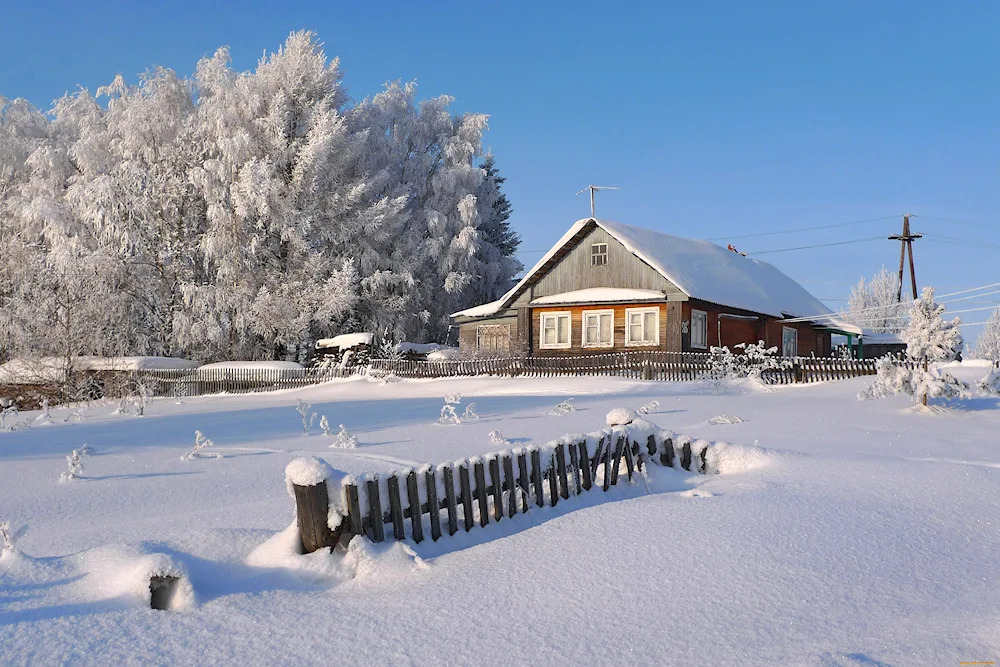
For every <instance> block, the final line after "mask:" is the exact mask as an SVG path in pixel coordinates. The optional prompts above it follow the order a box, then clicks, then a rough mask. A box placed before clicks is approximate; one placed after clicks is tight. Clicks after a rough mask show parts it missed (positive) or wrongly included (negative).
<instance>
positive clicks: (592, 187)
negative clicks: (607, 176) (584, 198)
mask: <svg viewBox="0 0 1000 667" xmlns="http://www.w3.org/2000/svg"><path fill="white" fill-rule="evenodd" d="M617 189H618V188H616V187H614V186H612V185H588V186H587V187H585V188H584V189H583V190H580V192H577V193H576V194H578V195H579V194H583V193H584V192H586V191H587V190H590V217H591V218H596V217H597V216H596V215H594V193H595V192H597V191H598V190H617Z"/></svg>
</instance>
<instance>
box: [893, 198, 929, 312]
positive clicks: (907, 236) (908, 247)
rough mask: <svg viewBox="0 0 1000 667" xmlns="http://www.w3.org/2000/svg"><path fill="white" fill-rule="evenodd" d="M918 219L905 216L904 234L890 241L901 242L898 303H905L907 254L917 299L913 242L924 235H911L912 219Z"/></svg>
mask: <svg viewBox="0 0 1000 667" xmlns="http://www.w3.org/2000/svg"><path fill="white" fill-rule="evenodd" d="M911 217H916V216H914V215H911V214H910V213H905V214H903V233H902V234H893V235H892V236H890V237H889V240H890V241H899V291H898V292H897V293H896V301H897V302H900V303H901V302H902V301H903V263H904V260H905V259H906V254H907V252H909V254H910V285H911V286H912V287H913V299H914V300H916V298H917V273H916V271H915V270H914V268H913V242H914V241H915V240H916V239H919V238H921V237H923V234H911V233H910V218H911Z"/></svg>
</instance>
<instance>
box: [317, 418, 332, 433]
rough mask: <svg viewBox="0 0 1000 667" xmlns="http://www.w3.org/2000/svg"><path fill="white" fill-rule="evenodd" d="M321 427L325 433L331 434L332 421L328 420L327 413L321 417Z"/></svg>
mask: <svg viewBox="0 0 1000 667" xmlns="http://www.w3.org/2000/svg"><path fill="white" fill-rule="evenodd" d="M319 427H320V428H321V429H323V435H330V422H328V421H327V420H326V415H323V416H322V417H320V418H319Z"/></svg>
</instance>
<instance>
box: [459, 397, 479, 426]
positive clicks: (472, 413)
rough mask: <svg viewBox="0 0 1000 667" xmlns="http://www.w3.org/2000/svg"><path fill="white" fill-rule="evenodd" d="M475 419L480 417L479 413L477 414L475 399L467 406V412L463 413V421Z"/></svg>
mask: <svg viewBox="0 0 1000 667" xmlns="http://www.w3.org/2000/svg"><path fill="white" fill-rule="evenodd" d="M474 419H479V415H478V414H476V403H475V401H473V402H472V403H469V404H468V405H467V406H465V412H463V413H462V421H471V420H474Z"/></svg>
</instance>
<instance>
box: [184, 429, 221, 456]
mask: <svg viewBox="0 0 1000 667" xmlns="http://www.w3.org/2000/svg"><path fill="white" fill-rule="evenodd" d="M213 445H215V443H214V442H212V441H211V440H209V439H208V438H206V437H205V435H204V434H203V433H202V432H201V431H195V432H194V449H192V450H191V451H190V452H188V453H187V454H185V455H184V456H182V457H181V461H190V460H191V459H221V458H222V454H219V453H218V452H206V451H205V450H206V449H208V448H209V447H212V446H213Z"/></svg>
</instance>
